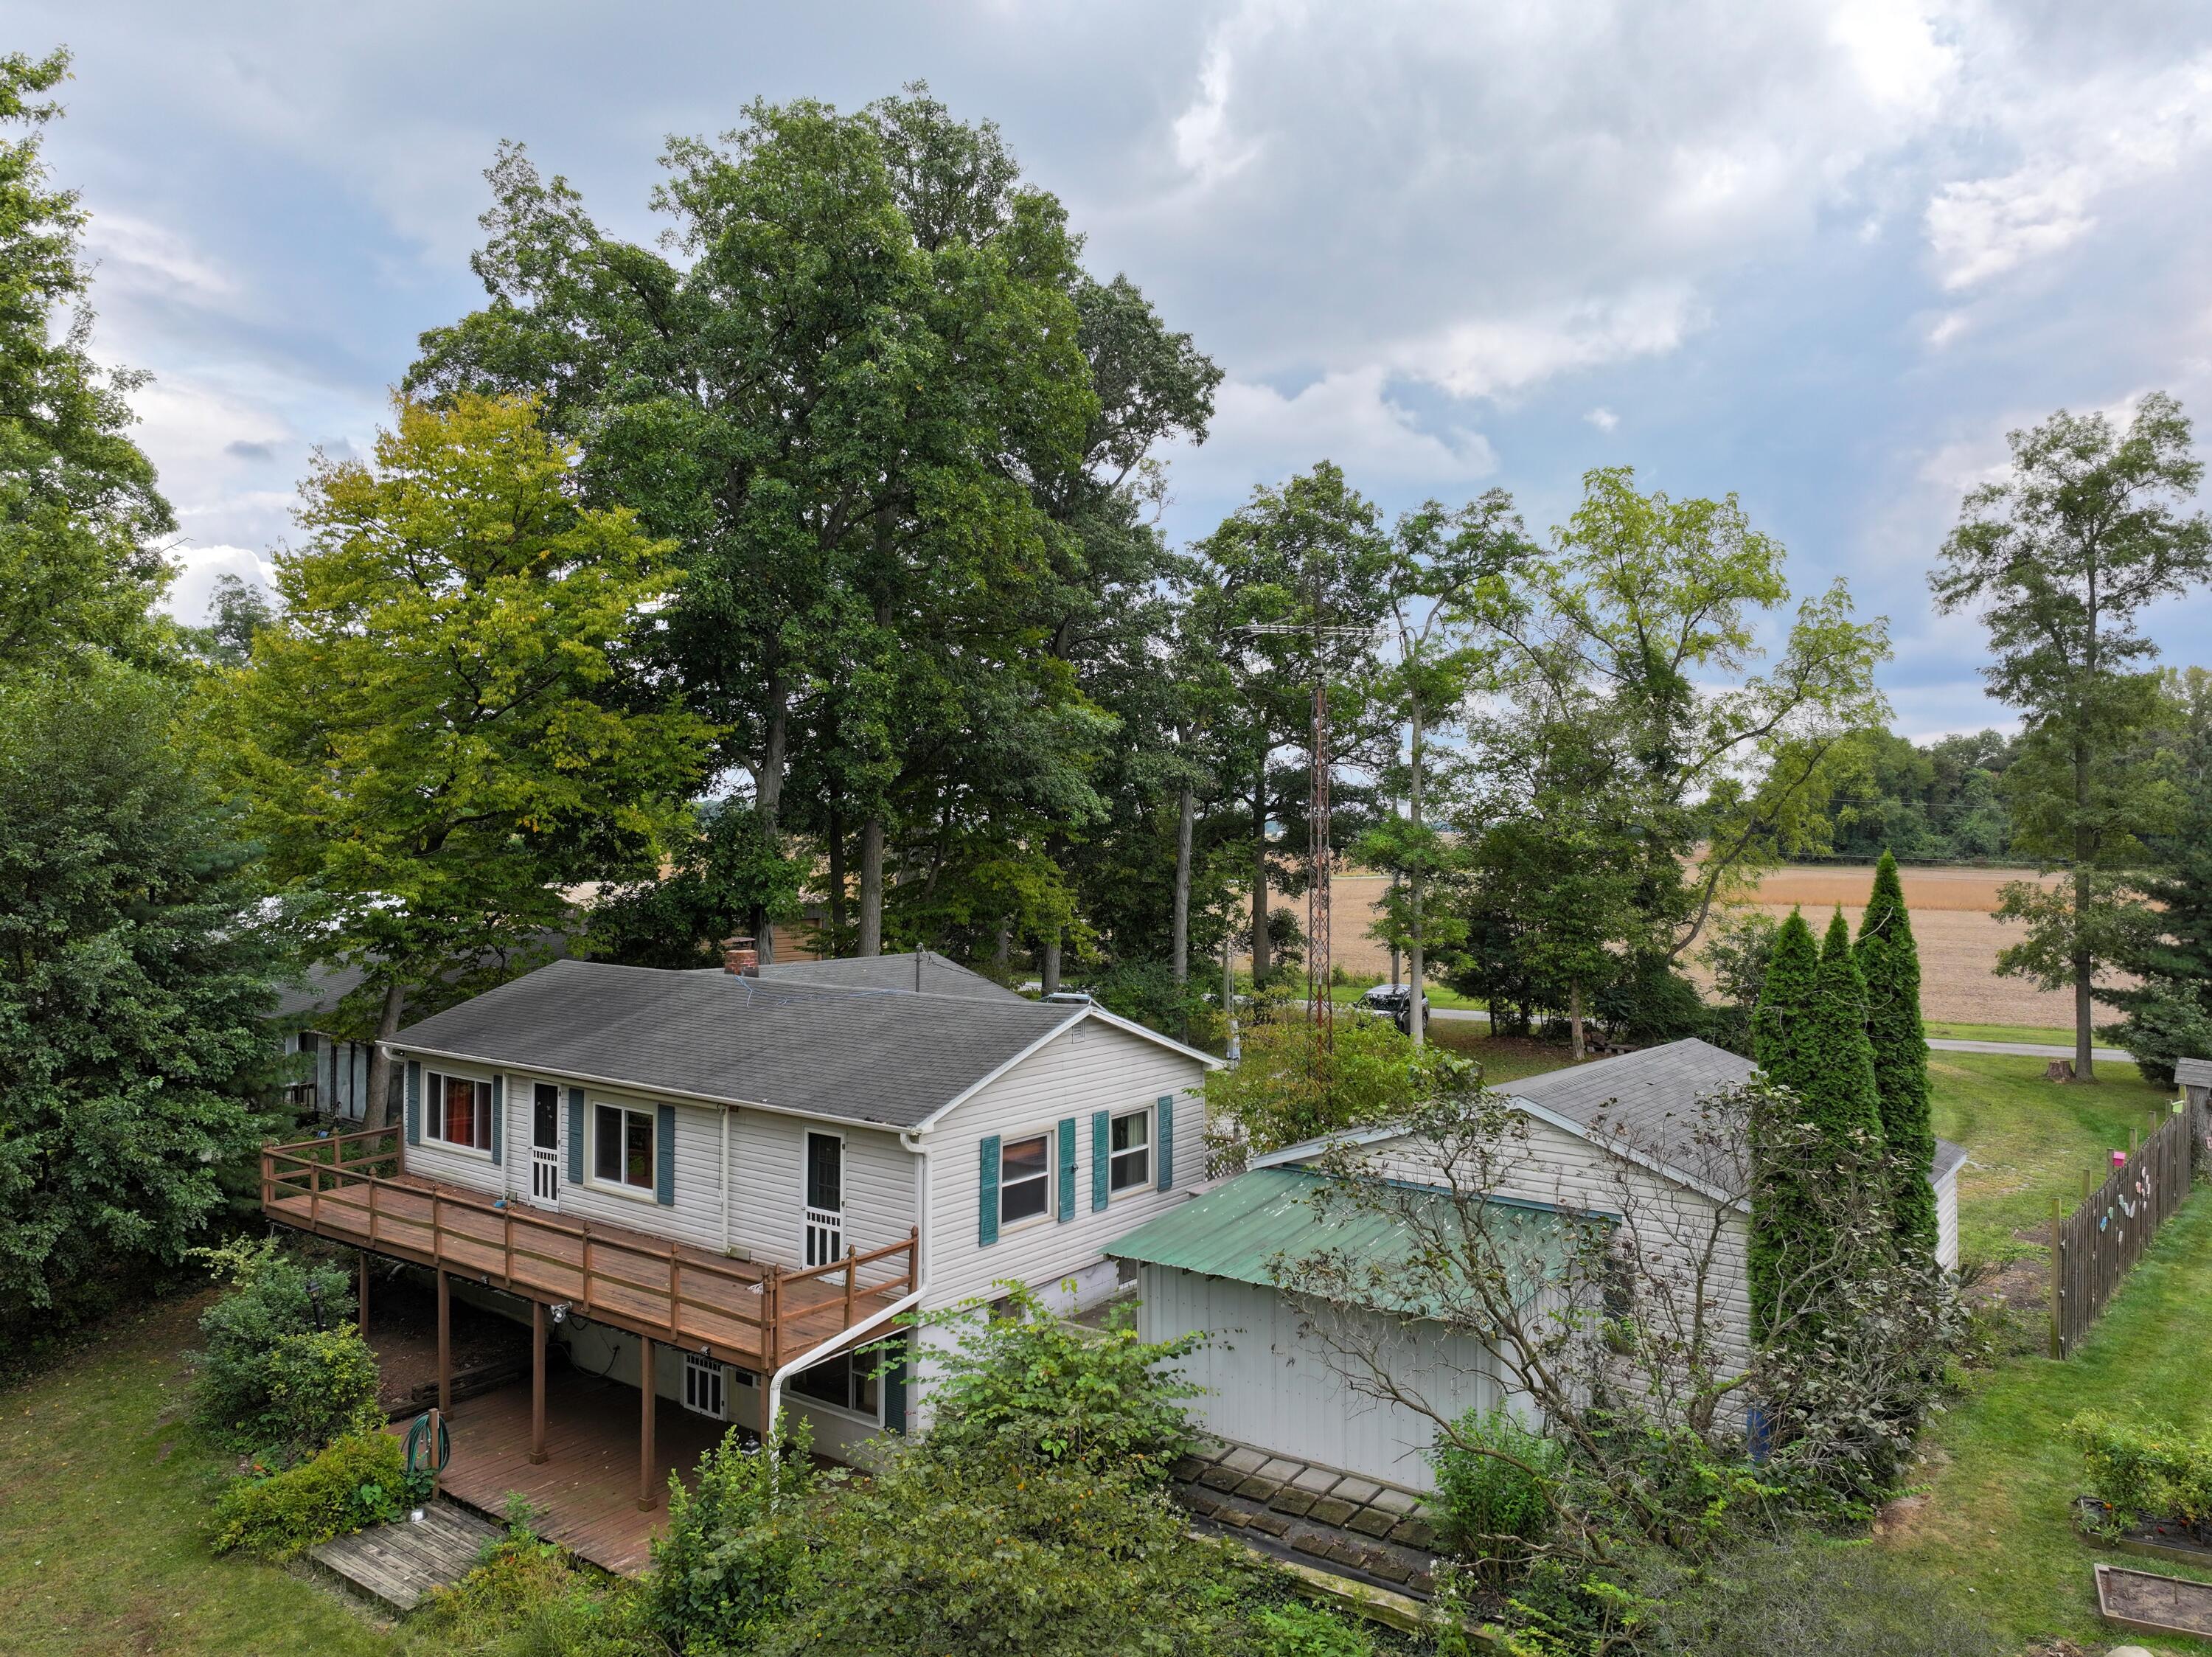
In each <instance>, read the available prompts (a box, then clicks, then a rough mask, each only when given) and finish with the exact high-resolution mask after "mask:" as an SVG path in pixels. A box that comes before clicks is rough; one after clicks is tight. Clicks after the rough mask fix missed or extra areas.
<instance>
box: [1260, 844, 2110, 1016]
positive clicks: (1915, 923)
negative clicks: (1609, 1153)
mask: <svg viewBox="0 0 2212 1657" xmlns="http://www.w3.org/2000/svg"><path fill="white" fill-rule="evenodd" d="M1903 874H1904V883H1905V903H1906V904H1907V905H1910V906H1911V911H1912V932H1913V935H1914V937H1916V938H1917V939H1918V941H1919V943H1920V983H1921V995H1920V1000H1921V1010H1922V1011H1923V1013H1924V1014H1926V1016H1928V1017H1929V1018H1931V1019H1943V1020H1949V1021H1951V1022H1954V1023H1960V1024H2015V1025H2037V1026H2048V1027H2052V1028H2057V1027H2061V1026H2070V1025H2072V1023H2073V1022H2074V1002H2073V997H2072V996H2069V995H2068V994H2067V993H2066V992H2064V991H2063V990H2056V991H2054V990H2038V989H2037V988H2036V987H2035V986H2034V985H2033V984H2028V983H2027V982H2025V981H2024V980H2021V979H2019V978H1999V977H1998V976H1997V973H1996V960H1997V951H1998V950H2000V949H2002V948H2003V947H2004V946H2005V945H2006V944H2007V943H2008V942H2010V941H2013V939H2015V938H2016V937H2017V936H2018V935H2019V929H2017V928H2014V927H2006V926H2000V925H1999V924H1998V923H1996V921H1995V920H1993V919H1991V918H1990V911H1991V910H1993V909H1995V908H1996V906H1997V892H1998V890H1999V888H2000V887H2002V886H2004V884H2005V883H2006V882H2007V881H2008V880H2037V879H2040V878H2055V877H2040V876H2039V875H2038V874H2036V872H2035V871H2034V870H2033V869H2032V868H1908V869H1905V870H1904V871H1903ZM1333 885H1334V899H1335V925H1334V929H1333V930H1334V935H1335V936H1334V942H1335V949H1334V959H1335V960H1336V962H1337V964H1338V965H1339V966H1342V967H1344V968H1345V969H1346V971H1347V972H1353V973H1376V974H1378V975H1379V974H1381V973H1383V972H1387V971H1389V964H1390V957H1389V951H1387V950H1385V949H1384V948H1383V946H1382V945H1380V944H1378V943H1376V941H1374V940H1373V939H1372V938H1370V936H1369V935H1368V929H1369V928H1370V926H1371V925H1373V923H1374V918H1375V917H1374V911H1375V905H1376V903H1377V902H1378V901H1379V900H1380V899H1381V898H1382V896H1383V892H1384V891H1385V890H1386V889H1387V888H1388V886H1389V881H1388V880H1386V879H1384V878H1383V876H1380V875H1376V874H1364V873H1358V872H1351V873H1346V874H1339V875H1338V876H1337V877H1336V879H1335V880H1334V883H1333ZM1873 886H1874V867H1873V865H1872V864H1792V865H1790V866H1789V867H1787V868H1778V869H1776V870H1775V871H1774V872H1773V873H1771V874H1768V875H1767V876H1766V877H1765V879H1764V880H1762V881H1760V883H1759V890H1758V893H1757V895H1756V896H1755V897H1754V898H1753V900H1752V901H1753V905H1755V906H1757V907H1759V908H1761V909H1765V910H1766V911H1769V912H1770V913H1771V914H1773V915H1775V916H1776V917H1781V916H1784V915H1787V914H1788V913H1789V912H1790V910H1791V909H1792V908H1794V907H1798V906H1802V908H1803V909H1804V911H1805V914H1806V918H1807V919H1808V920H1810V921H1812V922H1813V923H1814V926H1815V927H1816V928H1818V927H1820V926H1823V925H1825V924H1826V922H1827V917H1828V911H1829V910H1831V909H1832V908H1833V907H1834V906H1835V905H1838V904H1840V905H1843V909H1844V916H1845V917H1847V918H1848V919H1849V920H1850V923H1851V925H1852V927H1853V929H1857V926H1858V923H1859V917H1860V915H1861V914H1862V913H1863V910H1864V906H1865V904H1866V899H1867V893H1868V892H1869V891H1870V890H1871V889H1872V888H1873ZM1273 901H1274V902H1275V903H1276V904H1278V905H1286V906H1288V907H1289V908H1291V909H1292V910H1293V911H1296V912H1297V916H1298V918H1299V919H1300V921H1301V922H1303V921H1304V918H1305V899H1304V898H1302V897H1300V898H1291V897H1286V896H1277V897H1275V898H1274V899H1273ZM1691 972H1692V976H1694V977H1697V978H1700V979H1703V978H1704V977H1705V972H1704V968H1703V967H1702V966H1699V965H1698V964H1695V963H1692V966H1691Z"/></svg>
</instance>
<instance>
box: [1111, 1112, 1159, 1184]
mask: <svg viewBox="0 0 2212 1657" xmlns="http://www.w3.org/2000/svg"><path fill="white" fill-rule="evenodd" d="M1107 1171H1108V1172H1107V1177H1106V1187H1107V1190H1108V1191H1137V1190H1140V1189H1142V1188H1143V1187H1145V1186H1147V1185H1151V1184H1152V1106H1149V1105H1147V1106H1146V1107H1145V1108H1144V1109H1143V1110H1141V1111H1127V1112H1123V1113H1122V1114H1121V1115H1120V1116H1117V1117H1115V1118H1114V1121H1113V1125H1112V1127H1111V1129H1110V1130H1109V1139H1108V1155H1107Z"/></svg>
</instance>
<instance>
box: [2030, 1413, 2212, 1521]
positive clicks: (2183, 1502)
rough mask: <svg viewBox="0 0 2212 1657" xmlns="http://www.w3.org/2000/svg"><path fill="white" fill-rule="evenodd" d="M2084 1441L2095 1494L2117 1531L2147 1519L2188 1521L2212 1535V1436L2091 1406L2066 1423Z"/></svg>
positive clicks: (2079, 1441) (2084, 1455)
mask: <svg viewBox="0 0 2212 1657" xmlns="http://www.w3.org/2000/svg"><path fill="white" fill-rule="evenodd" d="M2066 1431H2067V1435H2068V1436H2069V1437H2070V1438H2072V1439H2073V1441H2075V1443H2076V1444H2078V1445H2080V1446H2081V1453H2082V1458H2083V1459H2084V1460H2085V1461H2086V1463H2087V1471H2088V1475H2089V1494H2090V1495H2091V1496H2094V1497H2095V1498H2096V1499H2097V1500H2098V1501H2100V1502H2103V1503H2104V1504H2105V1506H2106V1508H2107V1509H2108V1510H2109V1521H2110V1522H2109V1524H2108V1525H2106V1526H2103V1527H2101V1528H2105V1529H2109V1530H2111V1531H2112V1532H2120V1531H2125V1530H2130V1529H2132V1528H2134V1527H2135V1526H2136V1525H2138V1524H2140V1523H2141V1522H2142V1521H2143V1520H2146V1519H2152V1520H2172V1521H2175V1522H2178V1523H2179V1524H2182V1525H2185V1526H2188V1527H2189V1529H2190V1530H2191V1532H2193V1533H2194V1534H2196V1535H2197V1536H2198V1537H2200V1538H2205V1539H2207V1540H2212V1440H2206V1439H2201V1438H2197V1439H2191V1438H2184V1437H2181V1436H2180V1435H2177V1434H2174V1433H2172V1432H2169V1431H2161V1430H2160V1429H2154V1428H2144V1427H2139V1426H2136V1424H2134V1423H2133V1422H2119V1421H2114V1420H2112V1418H2111V1417H2109V1416H2100V1415H2098V1414H2095V1413H2094V1412H2085V1413H2083V1414H2081V1415H2078V1416H2075V1417H2074V1419H2073V1420H2071V1421H2069V1422H2067V1423H2066Z"/></svg>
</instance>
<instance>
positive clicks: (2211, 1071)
mask: <svg viewBox="0 0 2212 1657" xmlns="http://www.w3.org/2000/svg"><path fill="white" fill-rule="evenodd" d="M2173 1079H2174V1080H2175V1081H2178V1082H2179V1083H2180V1084H2181V1085H2182V1086H2183V1087H2212V1058H2178V1059H2176V1060H2174V1061H2173Z"/></svg>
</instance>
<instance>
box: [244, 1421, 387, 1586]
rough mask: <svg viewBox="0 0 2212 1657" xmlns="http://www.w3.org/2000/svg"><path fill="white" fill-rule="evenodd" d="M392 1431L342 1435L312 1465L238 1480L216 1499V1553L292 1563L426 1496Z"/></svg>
mask: <svg viewBox="0 0 2212 1657" xmlns="http://www.w3.org/2000/svg"><path fill="white" fill-rule="evenodd" d="M428 1488H429V1486H428V1480H427V1479H424V1480H422V1481H421V1482H420V1483H416V1482H415V1481H411V1480H410V1478H409V1477H408V1475H407V1470H406V1463H405V1458H404V1451H403V1450H402V1449H401V1447H400V1443H399V1441H398V1439H396V1438H394V1437H393V1436H392V1435H391V1434H389V1433H382V1432H369V1433H360V1434H356V1435H353V1436H352V1437H349V1438H342V1439H340V1440H339V1441H337V1443H335V1444H333V1445H331V1447H329V1448H328V1449H326V1450H325V1451H324V1452H323V1453H321V1454H320V1455H319V1456H317V1457H315V1458H314V1459H313V1460H312V1461H308V1462H304V1463H302V1464H301V1465H299V1466H297V1467H292V1468H288V1469H287V1470H286V1471H283V1472H281V1473H271V1474H270V1475H269V1476H268V1477H265V1478H241V1479H239V1480H237V1481H235V1482H234V1483H232V1484H231V1486H230V1487H229V1488H228V1489H226V1490H225V1491H224V1492H223V1493H222V1496H221V1497H219V1498H218V1499H217V1501H216V1513H215V1520H216V1530H215V1550H216V1552H217V1553H230V1552H233V1551H238V1552H243V1553H251V1554H258V1555H259V1556H262V1557H264V1558H267V1559H290V1558H293V1557H295V1556H297V1555H300V1554H302V1553H305V1552H306V1551H307V1550H308V1549H309V1548H312V1547H313V1546H314V1545H315V1544H317V1543H319V1542H327V1541H329V1540H330V1539H331V1538H332V1537H334V1536H345V1535H349V1534H350V1533H351V1532H355V1531H358V1530H362V1529H365V1528H366V1527H367V1526H371V1525H382V1524H387V1523H389V1522H390V1521H391V1520H395V1519H397V1518H398V1517H399V1515H400V1514H402V1513H404V1511H406V1509H407V1508H409V1507H410V1506H411V1505H412V1504H413V1503H414V1502H416V1501H418V1500H420V1499H421V1498H422V1496H424V1495H426V1494H428Z"/></svg>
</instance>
